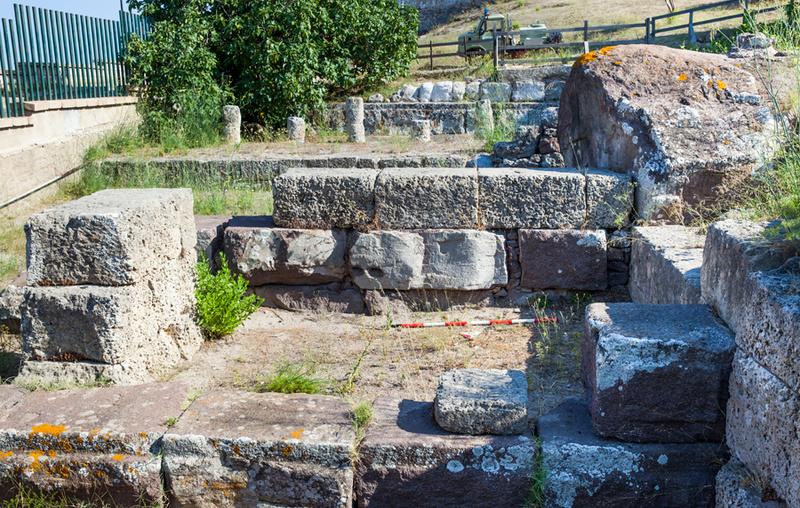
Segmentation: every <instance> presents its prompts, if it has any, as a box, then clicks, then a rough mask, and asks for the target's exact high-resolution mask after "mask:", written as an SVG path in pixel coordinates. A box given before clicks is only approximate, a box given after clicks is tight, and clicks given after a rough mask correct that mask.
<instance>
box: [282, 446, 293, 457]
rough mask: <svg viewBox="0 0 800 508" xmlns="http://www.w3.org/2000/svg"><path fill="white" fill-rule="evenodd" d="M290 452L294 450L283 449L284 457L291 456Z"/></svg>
mask: <svg viewBox="0 0 800 508" xmlns="http://www.w3.org/2000/svg"><path fill="white" fill-rule="evenodd" d="M292 450H294V448H292V447H291V446H287V447H286V448H284V449H283V455H284V457H288V456H289V455H291V454H292Z"/></svg>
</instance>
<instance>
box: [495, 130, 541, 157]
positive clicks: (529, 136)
mask: <svg viewBox="0 0 800 508" xmlns="http://www.w3.org/2000/svg"><path fill="white" fill-rule="evenodd" d="M540 134H541V127H539V126H538V125H520V126H519V127H518V128H517V132H516V133H515V134H514V141H500V142H498V143H495V144H494V147H493V155H494V157H496V158H498V159H525V158H529V157H532V156H533V155H534V154H535V153H536V149H537V147H538V144H539V135H540Z"/></svg>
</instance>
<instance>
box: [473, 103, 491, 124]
mask: <svg viewBox="0 0 800 508" xmlns="http://www.w3.org/2000/svg"><path fill="white" fill-rule="evenodd" d="M475 115H476V116H477V118H476V120H477V122H476V127H477V126H481V127H482V128H483V129H485V130H487V131H491V130H494V113H493V112H492V101H491V100H489V99H483V100H480V101H478V108H477V110H476V111H475Z"/></svg>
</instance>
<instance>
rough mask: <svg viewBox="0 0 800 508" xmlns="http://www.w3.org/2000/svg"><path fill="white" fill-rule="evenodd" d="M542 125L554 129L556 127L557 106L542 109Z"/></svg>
mask: <svg viewBox="0 0 800 508" xmlns="http://www.w3.org/2000/svg"><path fill="white" fill-rule="evenodd" d="M541 120H542V127H548V128H550V129H555V128H557V127H558V108H557V107H549V108H546V109H544V110H542V116H541Z"/></svg>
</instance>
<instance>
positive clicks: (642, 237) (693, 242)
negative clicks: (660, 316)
mask: <svg viewBox="0 0 800 508" xmlns="http://www.w3.org/2000/svg"><path fill="white" fill-rule="evenodd" d="M704 243H705V236H704V235H701V234H699V233H698V229H697V228H690V227H687V226H653V227H641V226H639V227H635V228H633V241H632V247H631V264H630V282H629V284H628V291H629V292H630V295H631V299H632V300H633V301H634V302H635V303H682V304H695V303H702V297H701V293H700V267H701V266H702V264H703V244H704Z"/></svg>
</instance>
